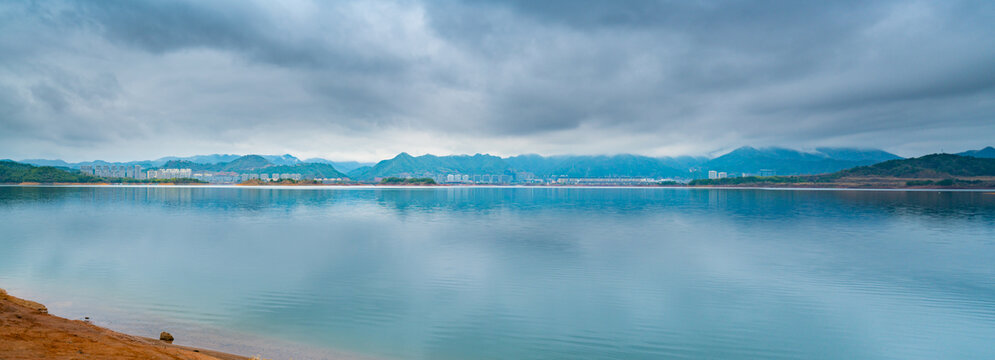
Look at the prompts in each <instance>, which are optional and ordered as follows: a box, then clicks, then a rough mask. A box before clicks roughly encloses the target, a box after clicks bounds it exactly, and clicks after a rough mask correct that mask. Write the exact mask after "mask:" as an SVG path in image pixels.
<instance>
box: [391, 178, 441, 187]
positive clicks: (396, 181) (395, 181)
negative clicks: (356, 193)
mask: <svg viewBox="0 0 995 360" xmlns="http://www.w3.org/2000/svg"><path fill="white" fill-rule="evenodd" d="M380 185H436V183H435V180H433V179H432V178H401V177H386V178H383V179H381V180H380Z"/></svg>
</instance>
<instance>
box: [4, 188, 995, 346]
mask: <svg viewBox="0 0 995 360" xmlns="http://www.w3.org/2000/svg"><path fill="white" fill-rule="evenodd" d="M0 287H4V288H7V289H9V290H11V292H13V293H14V294H17V295H21V296H23V297H28V298H32V299H34V300H38V301H40V302H43V303H45V304H46V305H49V308H50V309H51V310H52V312H53V313H56V314H59V315H62V316H66V317H70V318H81V317H83V316H90V317H91V318H93V319H94V322H96V323H97V324H100V325H104V326H109V327H111V328H114V329H117V330H122V331H127V332H132V333H137V334H143V335H146V336H154V335H156V334H158V332H159V331H162V330H169V331H171V332H172V333H173V334H174V335H176V337H177V342H178V343H181V344H190V345H201V346H211V347H215V348H221V349H224V350H229V351H236V352H241V353H246V354H250V355H251V354H255V353H260V354H262V355H264V356H267V357H279V358H284V357H290V356H293V357H294V358H297V359H300V358H321V357H326V356H343V355H344V356H353V357H368V358H380V359H384V358H386V359H394V358H397V359H582V358H586V359H610V358H614V359H661V358H663V359H669V358H674V359H680V358H687V359H701V358H715V359H757V358H764V359H778V358H784V359H857V358H860V359H941V358H942V359H991V358H995V346H993V344H995V194H991V193H984V192H935V191H929V192H905V191H773V190H731V189H712V190H707V189H594V188H419V189H404V188H399V189H385V188H377V189H371V188H365V189H363V188H358V189H352V188H349V189H327V188H323V189H300V188H295V189H280V188H184V187H161V188H156V187H0Z"/></svg>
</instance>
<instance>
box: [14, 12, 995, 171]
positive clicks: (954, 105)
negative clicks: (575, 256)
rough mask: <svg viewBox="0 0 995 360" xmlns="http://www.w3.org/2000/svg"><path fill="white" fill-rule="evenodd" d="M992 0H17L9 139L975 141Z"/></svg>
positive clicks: (565, 143) (507, 149) (461, 143)
mask: <svg viewBox="0 0 995 360" xmlns="http://www.w3.org/2000/svg"><path fill="white" fill-rule="evenodd" d="M992 18H995V3H992V2H986V1H948V2H919V1H859V2H857V1H832V2H805V1H693V2H692V1H648V0H633V1H624V2H617V1H593V0H592V1H559V0H555V1H484V0H469V1H451V0H440V1H414V0H412V1H405V0H399V1H364V2H353V1H344V2H328V3H326V2H312V1H306V0H302V1H288V2H251V1H212V2H202V1H152V0H136V1H66V2H39V3H35V2H25V3H5V4H0V20H2V21H0V31H3V33H4V34H6V35H5V36H3V37H0V54H4V55H2V56H0V114H3V115H4V116H3V119H0V125H2V126H3V127H4V129H5V130H9V131H5V133H6V134H3V135H0V138H3V139H4V144H5V146H2V147H0V150H4V151H8V152H25V151H30V150H31V149H32V148H35V147H43V146H46V144H50V145H54V146H56V147H59V146H68V148H67V149H74V148H73V147H72V146H74V145H72V144H77V145H76V146H87V147H89V148H93V144H106V148H107V149H112V148H114V147H118V148H120V147H130V146H136V145H134V144H133V143H141V142H142V141H163V140H166V139H170V141H171V142H172V143H176V144H177V145H176V146H177V147H178V148H182V147H183V146H185V145H189V144H199V145H198V146H203V147H204V148H209V149H218V151H224V149H220V148H219V147H221V146H223V145H224V144H233V143H238V144H249V145H258V144H273V143H278V142H280V143H286V139H294V138H300V137H304V138H307V139H310V140H308V141H312V142H313V143H306V142H305V141H298V142H295V144H296V145H294V146H295V147H293V148H291V149H289V150H297V151H302V152H310V153H313V154H322V153H330V152H337V151H341V150H340V149H327V148H325V146H327V145H325V144H327V143H333V144H347V143H348V144H353V143H350V142H349V141H354V142H355V144H360V145H359V146H367V147H368V148H371V149H372V148H376V149H389V150H384V151H385V152H396V151H401V150H406V151H410V152H415V153H418V152H423V151H436V152H438V151H443V152H446V151H448V152H476V151H495V152H503V153H516V152H531V151H544V152H559V153H564V152H585V153H598V152H642V153H658V152H661V151H669V150H661V149H683V150H685V151H691V152H699V153H700V152H704V151H707V150H710V149H714V148H718V147H727V146H734V145H743V144H752V145H778V144H779V145H788V146H810V145H811V146H814V145H863V146H881V147H885V148H891V149H894V150H896V151H903V150H904V151H929V150H930V149H925V148H923V147H924V146H927V145H925V144H927V143H928V144H930V145H929V146H932V144H936V143H937V140H936V139H928V134H926V133H923V132H922V129H949V134H956V135H957V136H958V138H956V139H954V138H951V139H950V140H945V141H946V143H947V144H948V146H947V147H948V148H956V147H958V145H963V146H964V147H970V146H976V145H983V144H985V143H986V142H988V141H989V140H988V139H991V138H993V137H995V133H993V126H992V125H991V123H992V117H993V115H995V104H993V101H992V99H993V98H995V71H991V70H990V69H989V68H990V67H991V64H993V63H995V43H993V40H992V39H993V38H995V25H993V22H992V21H991V19H992ZM274 124H279V126H276V125H274ZM885 130H887V131H889V132H891V133H893V134H894V135H893V136H889V137H888V138H887V139H884V140H882V141H883V142H880V143H874V144H866V143H862V142H866V141H867V139H869V138H874V139H877V138H878V136H877V135H876V134H879V132H881V131H885ZM414 132H417V133H418V134H419V135H417V136H416V135H414ZM405 134H408V135H405ZM175 139H182V140H175ZM249 139H251V140H249ZM440 139H441V140H440ZM461 139H466V140H461ZM129 141H131V142H129ZM941 142H942V141H941ZM67 144H68V145H67ZM212 144H213V145H212ZM309 144H310V145H309ZM364 144H365V145H364ZM910 144H911V145H910ZM916 144H922V145H916ZM523 145H525V146H529V147H530V148H526V149H522V148H521V147H522V146H523ZM260 146H262V145H260ZM339 146H347V145H339ZM348 146H353V145H348ZM400 146H405V147H408V148H397V149H395V148H393V147H400ZM472 146H477V147H478V148H470V147H472ZM412 147H413V148H412ZM281 149H287V147H286V146H285V147H283V148H281ZM289 150H287V151H289ZM164 151H165V152H175V150H172V149H166V150H164ZM259 151H266V150H265V149H260V150H259ZM364 152H365V153H370V151H367V150H363V151H359V152H358V153H364Z"/></svg>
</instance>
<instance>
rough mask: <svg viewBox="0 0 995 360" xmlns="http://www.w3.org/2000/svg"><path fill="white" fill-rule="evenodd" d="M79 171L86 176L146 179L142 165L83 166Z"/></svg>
mask: <svg viewBox="0 0 995 360" xmlns="http://www.w3.org/2000/svg"><path fill="white" fill-rule="evenodd" d="M79 171H80V172H81V173H83V174H85V175H92V176H101V177H117V178H124V177H126V178H135V179H145V178H146V174H145V172H143V171H142V166H141V165H83V166H80V168H79Z"/></svg>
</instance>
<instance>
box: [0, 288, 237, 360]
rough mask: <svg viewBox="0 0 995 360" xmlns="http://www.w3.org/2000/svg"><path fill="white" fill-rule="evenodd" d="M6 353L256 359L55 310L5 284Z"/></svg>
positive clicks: (1, 299)
mask: <svg viewBox="0 0 995 360" xmlns="http://www.w3.org/2000/svg"><path fill="white" fill-rule="evenodd" d="M0 343H3V344H4V346H2V347H0V359H5V360H13V359H38V358H47V359H78V358H99V359H111V360H116V359H135V358H141V359H195V360H251V359H253V358H250V357H246V356H241V355H234V354H229V353H225V352H220V351H214V350H208V349H201V348H195V347H188V346H182V345H174V344H172V343H170V342H166V341H162V340H158V339H152V338H146V337H141V336H135V335H128V334H124V333H120V332H116V331H113V330H110V329H107V328H103V327H100V326H96V325H93V324H92V323H90V322H88V321H83V320H69V319H66V318H62V317H59V316H55V315H51V314H49V313H48V309H47V308H46V307H45V306H44V305H42V304H39V303H36V302H34V301H30V300H26V299H21V298H18V297H15V296H13V295H10V294H8V293H7V292H6V291H5V290H3V289H0Z"/></svg>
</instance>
